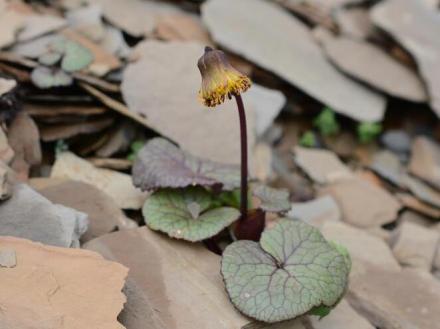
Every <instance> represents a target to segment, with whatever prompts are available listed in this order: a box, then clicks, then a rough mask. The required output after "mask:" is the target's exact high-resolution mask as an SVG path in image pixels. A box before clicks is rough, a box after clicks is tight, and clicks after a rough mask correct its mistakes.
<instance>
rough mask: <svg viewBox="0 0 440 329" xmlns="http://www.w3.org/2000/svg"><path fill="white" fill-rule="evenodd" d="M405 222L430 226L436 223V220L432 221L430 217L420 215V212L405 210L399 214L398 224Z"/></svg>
mask: <svg viewBox="0 0 440 329" xmlns="http://www.w3.org/2000/svg"><path fill="white" fill-rule="evenodd" d="M406 222H408V223H412V224H417V225H419V226H423V227H427V228H428V227H431V226H432V225H433V224H434V223H436V221H433V220H432V219H429V218H427V217H425V216H422V215H421V214H419V213H416V212H414V211H412V210H406V211H404V212H403V213H402V214H401V215H400V217H399V224H403V223H406Z"/></svg>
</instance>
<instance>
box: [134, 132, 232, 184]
mask: <svg viewBox="0 0 440 329" xmlns="http://www.w3.org/2000/svg"><path fill="white" fill-rule="evenodd" d="M132 176H133V184H134V185H135V186H137V187H139V188H140V189H142V190H143V191H146V190H153V189H156V188H165V187H173V188H177V187H187V186H193V185H201V186H213V185H222V187H223V189H226V190H231V189H234V188H237V187H239V186H240V169H239V167H238V166H235V165H228V164H222V163H217V162H213V161H210V160H205V159H201V158H198V157H195V156H193V155H191V154H190V153H189V152H185V151H183V150H181V149H179V148H178V147H177V146H175V145H174V144H172V143H171V142H169V141H167V140H166V139H163V138H154V139H152V140H150V141H148V143H146V144H145V146H144V147H143V148H142V149H141V150H140V151H139V153H138V156H137V158H136V160H135V162H134V164H133V172H132Z"/></svg>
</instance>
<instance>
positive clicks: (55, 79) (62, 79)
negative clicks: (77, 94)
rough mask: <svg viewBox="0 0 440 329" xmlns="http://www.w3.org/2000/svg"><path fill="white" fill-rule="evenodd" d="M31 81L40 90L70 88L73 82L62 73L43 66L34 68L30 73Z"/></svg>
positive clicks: (68, 76)
mask: <svg viewBox="0 0 440 329" xmlns="http://www.w3.org/2000/svg"><path fill="white" fill-rule="evenodd" d="M31 80H32V82H33V84H34V85H35V86H37V87H38V88H41V89H47V88H52V87H64V86H70V85H71V84H72V82H73V79H72V77H71V76H70V75H68V74H67V73H65V72H64V71H62V70H60V69H54V68H48V67H45V66H38V67H36V68H35V69H34V70H33V71H32V73H31Z"/></svg>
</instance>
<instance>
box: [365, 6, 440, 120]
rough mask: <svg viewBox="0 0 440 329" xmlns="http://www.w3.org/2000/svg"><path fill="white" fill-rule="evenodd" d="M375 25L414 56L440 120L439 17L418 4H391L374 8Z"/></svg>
mask: <svg viewBox="0 0 440 329" xmlns="http://www.w3.org/2000/svg"><path fill="white" fill-rule="evenodd" d="M371 17H372V19H373V22H374V24H376V25H377V26H379V27H380V28H381V29H383V30H385V31H386V32H388V33H390V34H391V35H392V36H393V37H394V38H395V39H396V40H397V41H398V42H399V43H400V44H401V45H402V46H403V47H405V48H406V50H408V51H409V52H410V53H411V55H413V57H414V59H415V60H416V62H417V64H418V67H419V70H420V73H421V74H422V76H423V79H424V81H425V83H426V85H427V89H428V94H429V98H430V104H431V107H432V108H433V110H434V111H435V113H436V114H437V116H440V38H439V37H438V31H439V30H440V15H439V14H438V12H436V11H434V10H432V9H431V8H429V7H428V6H426V5H425V4H423V3H422V2H421V1H419V0H388V1H382V2H380V3H378V4H377V5H376V6H374V7H373V9H372V11H371Z"/></svg>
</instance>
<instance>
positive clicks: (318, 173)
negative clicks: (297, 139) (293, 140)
mask: <svg viewBox="0 0 440 329" xmlns="http://www.w3.org/2000/svg"><path fill="white" fill-rule="evenodd" d="M294 160H295V163H296V164H297V165H298V166H299V167H301V169H302V170H304V171H305V172H306V173H307V175H308V176H310V178H312V179H313V180H314V181H315V182H317V183H320V184H327V183H330V182H332V181H335V180H338V179H340V178H346V177H349V176H351V175H352V173H351V172H350V169H349V168H348V167H347V166H346V165H345V164H344V163H343V162H342V161H341V160H339V158H338V157H337V156H336V155H335V154H334V153H333V152H331V151H327V150H317V149H309V148H305V147H300V146H297V147H295V148H294Z"/></svg>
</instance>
